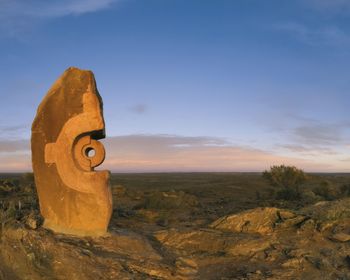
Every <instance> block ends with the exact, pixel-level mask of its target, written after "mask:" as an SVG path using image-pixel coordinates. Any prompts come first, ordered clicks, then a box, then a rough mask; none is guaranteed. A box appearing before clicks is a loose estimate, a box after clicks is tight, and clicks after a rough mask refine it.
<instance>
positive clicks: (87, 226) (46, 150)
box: [31, 67, 112, 235]
mask: <svg viewBox="0 0 350 280" xmlns="http://www.w3.org/2000/svg"><path fill="white" fill-rule="evenodd" d="M104 137H105V124H104V119H103V110H102V99H101V96H100V95H99V93H98V91H97V88H96V82H95V79H94V75H93V73H92V72H91V71H85V70H80V69H78V68H73V67H71V68H69V69H67V70H66V71H65V72H64V73H63V75H62V76H61V77H60V78H59V79H58V80H57V81H56V82H55V84H54V85H53V86H52V88H51V89H50V90H49V92H48V93H47V95H46V96H45V98H44V99H43V101H42V102H41V104H40V106H39V108H38V111H37V115H36V117H35V120H34V122H33V125H32V138H31V145H32V164H33V171H34V176H35V183H36V187H37V192H38V196H39V201H40V211H41V214H42V215H43V217H44V219H45V222H44V226H45V227H46V228H49V229H52V230H54V231H57V232H62V233H70V234H76V235H101V234H104V233H105V232H106V231H107V227H108V223H109V220H110V217H111V213H112V197H111V192H110V188H109V184H108V182H109V176H110V173H109V171H95V170H94V168H95V167H96V166H98V165H100V164H101V163H102V162H103V160H104V157H105V151H104V148H103V145H102V144H101V143H100V142H98V141H97V140H98V139H101V138H104Z"/></svg>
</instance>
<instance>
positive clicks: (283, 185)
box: [262, 165, 307, 200]
mask: <svg viewBox="0 0 350 280" xmlns="http://www.w3.org/2000/svg"><path fill="white" fill-rule="evenodd" d="M262 176H263V178H265V179H266V180H267V181H268V182H269V183H270V184H271V185H272V186H274V187H276V188H279V189H280V190H279V191H278V192H277V193H276V197H277V198H278V199H284V200H297V199H300V197H301V192H300V186H301V185H302V184H303V183H305V181H306V179H307V176H306V174H305V173H304V171H303V170H301V169H298V168H296V167H295V166H285V165H279V166H277V165H275V166H272V167H271V168H270V170H269V171H267V170H266V171H264V172H263V174H262Z"/></svg>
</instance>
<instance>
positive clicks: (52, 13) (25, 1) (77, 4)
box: [0, 0, 117, 18]
mask: <svg viewBox="0 0 350 280" xmlns="http://www.w3.org/2000/svg"><path fill="white" fill-rule="evenodd" d="M116 1H117V0H52V1H41V0H2V1H0V16H1V17H3V18H5V17H6V18H11V17H12V18H14V17H19V16H27V17H41V18H50V17H61V16H66V15H71V14H75V15H79V14H84V13H89V12H95V11H98V10H101V9H105V8H108V7H110V6H111V4H113V3H114V2H116Z"/></svg>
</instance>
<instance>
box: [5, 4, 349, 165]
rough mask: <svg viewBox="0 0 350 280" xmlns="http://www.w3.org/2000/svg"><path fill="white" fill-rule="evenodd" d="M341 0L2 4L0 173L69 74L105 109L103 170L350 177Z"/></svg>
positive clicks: (345, 18) (24, 160) (22, 150)
mask: <svg viewBox="0 0 350 280" xmlns="http://www.w3.org/2000/svg"><path fill="white" fill-rule="evenodd" d="M349 62H350V1H349V0H295V1H290V0H266V1H261V0H215V1H213V0H50V1H44V0H0V84H1V89H0V98H1V99H0V100H1V105H2V106H1V110H0V172H19V171H30V170H31V152H30V145H29V139H30V133H31V132H30V127H31V123H32V121H33V119H34V117H35V113H36V109H37V107H38V105H39V103H40V102H41V100H42V99H43V97H44V96H45V94H46V92H47V91H48V90H49V89H50V87H51V85H52V84H53V83H54V81H55V80H56V79H57V78H58V77H59V76H60V75H61V74H62V73H63V72H64V70H65V69H67V68H68V67H70V66H75V67H79V68H82V69H89V70H92V71H93V72H94V74H95V78H96V80H97V85H98V89H99V92H100V94H101V96H102V98H103V101H104V117H105V122H106V133H107V138H106V139H105V140H103V141H102V142H103V144H104V145H105V148H106V155H107V157H106V160H105V162H104V164H103V165H102V167H101V168H102V169H110V170H111V171H113V172H163V171H166V172H170V171H186V172H187V171H262V170H265V169H268V168H269V167H270V166H271V165H275V164H288V165H295V166H297V167H299V168H302V169H304V170H306V171H310V172H311V171H312V172H316V171H317V172H350V114H349V107H350V79H349Z"/></svg>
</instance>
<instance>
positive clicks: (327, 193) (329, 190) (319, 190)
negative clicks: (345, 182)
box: [313, 181, 337, 200]
mask: <svg viewBox="0 0 350 280" xmlns="http://www.w3.org/2000/svg"><path fill="white" fill-rule="evenodd" d="M313 192H314V193H315V194H316V195H318V196H321V197H323V198H324V199H326V200H333V199H335V198H336V197H337V191H336V189H335V187H334V186H332V184H331V183H329V182H328V181H322V182H321V183H320V185H319V186H317V187H315V188H314V189H313Z"/></svg>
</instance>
